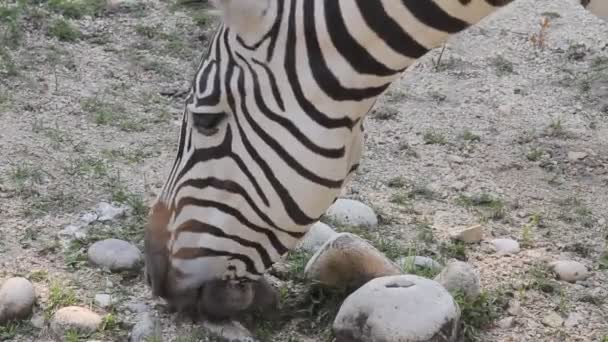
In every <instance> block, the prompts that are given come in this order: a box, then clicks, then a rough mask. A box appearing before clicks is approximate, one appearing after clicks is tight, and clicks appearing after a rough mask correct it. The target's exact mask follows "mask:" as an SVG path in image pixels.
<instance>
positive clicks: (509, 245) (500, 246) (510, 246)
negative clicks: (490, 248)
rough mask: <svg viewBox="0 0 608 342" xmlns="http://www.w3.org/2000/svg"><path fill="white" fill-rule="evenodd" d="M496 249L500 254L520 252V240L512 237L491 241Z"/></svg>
mask: <svg viewBox="0 0 608 342" xmlns="http://www.w3.org/2000/svg"><path fill="white" fill-rule="evenodd" d="M491 243H492V245H494V250H495V251H496V253H498V254H500V255H504V254H517V253H519V250H520V249H519V242H517V241H515V240H511V239H494V240H492V241H491Z"/></svg>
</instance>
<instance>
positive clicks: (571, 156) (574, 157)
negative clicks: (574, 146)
mask: <svg viewBox="0 0 608 342" xmlns="http://www.w3.org/2000/svg"><path fill="white" fill-rule="evenodd" d="M587 156H588V154H587V153H585V152H575V151H570V152H568V160H570V161H573V162H574V161H579V160H583V159H585V158H587Z"/></svg>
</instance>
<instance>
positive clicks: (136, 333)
mask: <svg viewBox="0 0 608 342" xmlns="http://www.w3.org/2000/svg"><path fill="white" fill-rule="evenodd" d="M135 321H136V323H135V325H134V326H133V330H131V335H130V336H129V341H130V342H146V341H150V340H153V339H159V338H161V337H162V336H161V329H160V323H159V322H158V320H156V319H154V318H153V317H152V315H151V314H150V313H148V312H144V313H141V314H139V315H137V318H136V319H135Z"/></svg>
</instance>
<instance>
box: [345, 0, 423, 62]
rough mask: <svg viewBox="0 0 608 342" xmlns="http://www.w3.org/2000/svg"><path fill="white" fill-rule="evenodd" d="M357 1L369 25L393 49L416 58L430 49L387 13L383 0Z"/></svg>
mask: <svg viewBox="0 0 608 342" xmlns="http://www.w3.org/2000/svg"><path fill="white" fill-rule="evenodd" d="M355 1H356V2H357V6H358V7H359V11H360V12H361V15H362V16H363V19H364V20H365V23H366V24H367V26H369V28H370V29H372V30H373V31H374V32H375V33H376V34H377V35H378V37H379V38H380V39H382V40H383V41H384V42H385V43H386V44H387V45H388V46H390V47H391V49H393V50H395V51H396V52H397V53H399V54H401V55H403V56H406V57H409V58H414V59H416V58H420V57H422V56H423V55H424V54H425V53H427V52H428V51H429V50H428V49H427V48H425V47H424V46H422V45H420V43H418V42H417V41H416V40H414V38H413V37H411V36H410V35H409V34H408V33H407V32H405V31H404V30H403V28H402V27H401V26H400V25H399V23H397V22H396V21H395V20H394V19H392V18H391V17H390V16H389V15H388V14H387V13H386V11H385V10H384V7H383V6H382V2H381V1H370V0H355ZM393 1H394V0H393ZM420 1H423V0H420Z"/></svg>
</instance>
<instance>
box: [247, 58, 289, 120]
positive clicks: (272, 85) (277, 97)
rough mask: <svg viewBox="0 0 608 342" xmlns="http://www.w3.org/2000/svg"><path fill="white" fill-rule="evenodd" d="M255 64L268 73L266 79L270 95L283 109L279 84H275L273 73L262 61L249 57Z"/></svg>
mask: <svg viewBox="0 0 608 342" xmlns="http://www.w3.org/2000/svg"><path fill="white" fill-rule="evenodd" d="M251 60H252V61H253V62H254V63H255V64H257V65H259V66H261V67H262V68H264V70H265V71H266V74H267V75H268V80H269V81H270V89H272V96H274V99H275V101H276V102H277V105H278V106H279V108H280V109H281V110H282V111H285V103H284V102H283V98H282V97H281V92H280V91H279V86H278V84H277V79H276V78H275V77H274V73H273V72H272V70H270V68H269V67H268V65H266V63H262V62H260V61H258V60H257V59H255V58H252V59H251Z"/></svg>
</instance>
